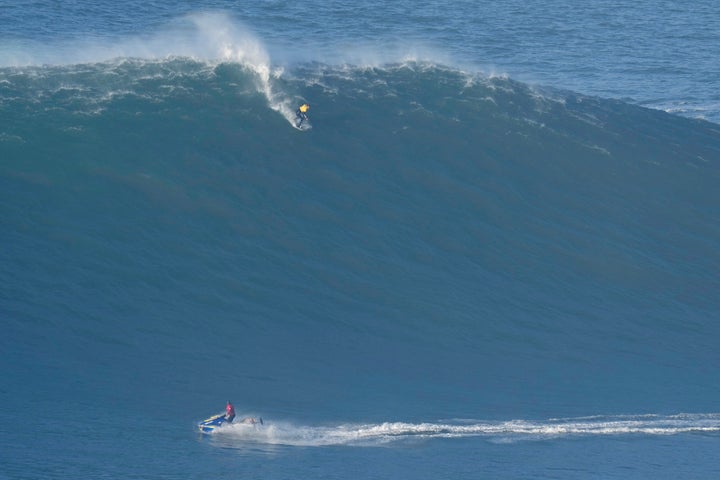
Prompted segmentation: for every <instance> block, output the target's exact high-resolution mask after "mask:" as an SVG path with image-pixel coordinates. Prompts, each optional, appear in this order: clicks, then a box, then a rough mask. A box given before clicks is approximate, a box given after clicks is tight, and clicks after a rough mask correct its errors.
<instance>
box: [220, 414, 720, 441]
mask: <svg viewBox="0 0 720 480" xmlns="http://www.w3.org/2000/svg"><path fill="white" fill-rule="evenodd" d="M687 433H702V434H713V435H715V434H720V414H715V413H707V414H678V415H669V416H663V415H655V414H648V415H626V416H599V415H598V416H591V417H578V418H563V419H549V420H546V421H527V420H508V421H501V422H494V421H475V420H464V421H462V422H460V421H454V422H443V423H433V422H422V423H406V422H383V423H377V424H338V425H334V426H333V425H328V426H305V425H295V424H293V423H290V422H266V425H265V427H260V428H255V427H248V426H247V425H231V426H229V427H226V428H223V429H220V430H218V431H217V432H216V435H215V437H216V440H218V441H219V442H221V443H223V444H224V445H226V446H227V445H230V446H235V447H240V446H242V445H243V444H245V443H246V442H251V443H254V444H268V445H287V446H302V447H322V446H332V445H350V446H381V445H387V444H389V443H394V442H402V441H412V440H419V439H439V438H466V437H484V438H487V439H488V440H490V441H494V442H502V443H508V442H513V441H521V440H525V441H527V440H543V439H551V438H562V437H579V436H610V435H678V434H687Z"/></svg>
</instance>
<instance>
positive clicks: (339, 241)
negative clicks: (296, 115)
mask: <svg viewBox="0 0 720 480" xmlns="http://www.w3.org/2000/svg"><path fill="white" fill-rule="evenodd" d="M236 47H237V45H234V46H230V47H229V49H224V50H222V51H223V52H230V53H228V55H225V54H220V55H214V54H213V55H210V57H212V58H203V56H202V55H199V56H196V55H193V54H192V53H187V52H183V51H182V49H180V50H181V51H179V52H178V54H172V52H164V53H168V55H164V56H162V55H160V56H156V55H148V56H143V55H141V54H139V53H138V54H137V55H135V54H134V53H133V52H130V54H127V55H121V56H120V58H115V59H104V60H102V61H99V60H88V61H87V62H85V63H83V62H80V63H74V62H59V64H54V65H44V66H39V65H24V66H21V65H15V66H5V67H3V68H1V69H0V125H2V126H1V127H0V158H2V161H1V162H0V182H1V187H2V188H1V191H2V206H3V214H4V215H3V220H2V221H3V222H4V226H5V228H3V229H2V233H0V236H1V238H2V241H3V244H4V245H7V246H8V247H7V248H6V249H4V250H3V251H2V252H0V260H1V261H2V264H3V265H4V266H5V268H4V269H3V270H2V271H0V280H1V281H2V283H3V284H4V285H7V286H8V287H7V292H6V295H5V297H4V299H3V310H4V311H5V312H12V316H13V318H16V319H18V320H17V322H16V323H13V324H12V326H11V327H9V328H10V329H11V333H13V335H11V336H10V338H33V337H34V335H35V333H37V332H34V331H33V328H40V327H38V326H37V325H43V328H45V329H49V330H50V334H52V333H53V332H55V333H57V334H58V335H70V336H72V337H73V338H74V341H73V344H75V342H77V344H79V345H84V346H85V345H89V347H88V350H87V353H86V355H88V356H91V355H93V354H100V352H102V355H109V354H111V352H112V351H113V348H115V349H117V352H118V353H116V355H118V356H121V353H119V352H121V351H124V350H123V348H131V347H130V346H132V345H138V344H139V345H143V341H147V342H148V345H152V347H148V346H145V347H137V348H139V349H140V350H141V351H143V352H145V354H144V355H145V356H143V355H140V356H138V357H137V358H139V360H138V361H142V359H143V358H145V359H146V360H147V362H148V364H150V363H151V358H152V361H154V358H155V356H156V355H160V356H161V357H162V356H163V355H164V356H165V358H175V356H176V355H178V353H177V352H186V353H187V355H188V357H190V358H193V357H192V356H193V355H199V356H200V357H202V358H206V359H211V358H214V357H215V355H216V351H217V350H218V349H219V350H220V351H221V352H222V351H225V352H234V351H235V347H236V346H235V345H234V344H232V343H231V341H230V340H226V339H223V338H220V339H214V341H216V342H219V343H220V346H218V344H216V343H211V342H210V341H209V340H204V341H200V342H198V341H197V339H196V338H195V332H196V330H197V329H198V328H206V329H212V330H216V331H228V330H231V331H234V330H232V329H237V332H236V333H237V335H238V336H245V335H247V336H249V337H250V338H256V339H258V338H259V339H260V340H258V343H257V344H255V345H253V346H250V347H248V346H246V345H244V349H243V350H242V351H243V355H248V356H250V357H251V358H250V359H249V360H248V362H247V363H248V364H249V365H253V364H257V363H261V362H262V363H266V362H267V361H266V358H267V352H268V351H272V352H277V351H282V355H279V357H280V358H285V356H287V355H289V354H288V353H287V352H288V351H290V352H294V353H293V355H294V357H293V358H302V359H303V361H302V362H299V363H298V365H290V366H288V365H287V364H288V363H292V362H280V361H278V362H277V364H276V365H269V366H268V365H266V366H265V367H264V368H266V369H268V370H269V373H268V375H269V376H273V375H276V376H279V377H282V378H286V376H287V378H292V380H291V381H292V382H297V383H303V382H304V381H307V382H309V383H311V384H312V382H311V381H310V380H311V378H314V377H312V375H317V376H319V377H322V378H323V379H324V382H323V385H326V386H325V387H322V388H327V389H332V388H333V385H335V386H337V385H338V384H342V385H345V383H343V382H346V381H347V380H345V378H344V375H343V374H342V373H341V372H343V371H345V370H351V371H353V372H354V374H353V382H354V383H353V388H354V389H355V390H356V393H357V394H358V395H359V397H358V398H361V396H362V395H366V396H367V397H370V394H367V393H358V392H365V391H366V390H367V389H366V388H363V387H362V385H363V381H364V382H367V383H370V380H368V379H369V378H371V377H372V375H374V374H375V372H376V370H377V367H378V365H384V362H390V359H392V365H393V368H391V369H390V370H389V372H386V373H387V375H388V376H387V378H386V379H385V381H386V382H387V384H386V385H385V386H386V390H387V392H388V395H390V396H393V395H396V396H401V397H406V396H407V392H408V391H414V390H413V389H414V388H416V387H414V386H410V385H409V384H404V383H402V382H398V379H399V378H405V377H406V376H407V375H408V372H412V371H414V370H415V369H416V368H418V362H419V365H421V366H422V370H423V372H424V375H425V377H424V378H423V382H422V383H423V385H427V384H429V385H433V387H431V389H432V388H436V389H437V390H432V393H431V394H432V395H438V396H439V397H442V398H443V399H444V401H448V403H450V404H451V405H452V403H453V401H457V402H460V401H461V400H462V399H466V398H471V399H472V398H478V397H477V396H475V395H468V396H467V397H464V396H463V394H462V393H459V392H462V391H464V390H463V389H466V390H467V391H471V392H474V391H479V390H480V389H485V388H487V389H488V390H491V391H492V392H493V393H492V395H496V396H497V397H498V398H504V396H505V397H508V396H515V395H516V394H517V390H516V389H517V388H520V387H516V386H514V385H513V384H515V385H532V384H533V383H534V382H536V381H537V380H536V379H537V378H541V379H544V380H545V384H550V385H551V387H550V388H548V391H547V392H546V395H545V397H544V398H542V399H541V400H542V401H541V402H539V403H540V404H541V407H539V408H542V404H543V403H544V402H546V403H550V404H553V403H556V402H558V401H559V399H561V398H565V397H566V396H567V395H568V392H573V393H572V394H574V395H580V394H578V393H576V392H581V393H582V395H581V396H582V399H581V400H575V402H579V403H582V402H585V401H586V402H589V403H592V402H595V403H596V404H602V405H603V408H604V409H606V410H603V411H604V412H606V411H607V409H611V408H612V406H613V405H617V404H613V403H612V401H613V397H614V396H615V397H614V398H615V400H617V402H618V404H623V405H625V408H627V407H628V404H629V407H630V409H631V410H632V411H657V410H656V409H654V408H653V409H650V408H643V407H647V406H648V405H647V402H651V401H653V400H649V399H648V397H649V396H648V395H647V391H648V389H650V390H652V391H653V392H654V393H655V395H654V396H653V398H660V399H661V400H660V402H662V404H663V405H664V406H670V407H672V411H680V410H681V409H684V407H683V405H685V403H684V402H685V401H687V399H691V400H690V402H691V403H692V405H694V406H696V408H697V410H695V411H704V410H705V409H706V408H708V409H709V408H710V404H711V402H712V398H713V395H711V394H708V392H709V391H710V392H712V391H717V387H713V386H712V379H714V375H715V372H714V370H713V369H712V368H711V367H710V366H712V365H717V361H718V357H717V349H716V339H717V338H718V334H719V333H720V331H719V330H718V328H720V327H719V326H718V324H717V322H714V321H713V319H715V318H716V315H717V312H718V310H719V307H720V305H719V304H718V297H717V295H716V292H717V291H718V289H719V287H720V283H719V279H718V276H717V271H718V270H719V269H720V252H719V251H718V248H717V245H718V239H719V238H720V231H719V230H718V225H720V219H719V218H718V215H720V213H719V211H718V209H717V205H718V204H720V194H719V193H718V189H717V188H716V185H717V183H718V177H719V176H720V169H719V164H718V161H719V160H718V159H719V158H720V155H719V153H720V132H718V129H717V126H716V125H713V124H710V123H707V122H703V121H697V120H690V119H684V118H679V117H676V116H673V115H669V114H666V113H664V112H659V111H654V110H649V109H644V108H640V107H637V106H633V105H629V104H626V103H623V102H620V101H615V100H605V99H600V98H591V97H586V96H583V95H581V94H578V93H573V92H564V91H557V90H553V89H543V88H539V87H534V86H529V85H526V84H523V83H520V82H517V81H514V80H513V79H510V78H506V77H502V76H500V77H497V76H486V75H483V74H481V73H476V72H467V71H465V70H463V69H459V68H455V67H450V66H447V65H442V64H438V63H435V62H429V61H395V62H388V63H381V64H377V65H372V66H368V65H354V64H344V63H343V64H329V63H324V62H304V63H300V64H296V65H293V66H284V67H282V68H281V67H278V66H273V65H272V63H271V62H270V61H269V58H268V57H266V56H264V55H262V54H258V55H245V54H244V53H242V52H244V50H242V49H240V50H238V49H237V48H236ZM305 100H307V101H309V102H310V103H311V105H312V109H311V112H310V114H311V118H312V121H313V125H314V128H313V130H311V131H309V132H299V131H297V130H295V129H294V128H292V126H291V125H290V124H289V123H290V121H291V120H292V112H293V109H294V107H295V106H296V105H297V104H298V102H300V101H305ZM37 252H47V254H44V255H37ZM48 272H55V274H52V275H49V274H48ZM29 286H42V288H39V287H38V288H30V287H29ZM56 312H64V313H65V315H64V316H63V319H62V321H45V320H44V321H41V322H38V323H33V322H23V321H21V320H22V319H37V318H43V319H47V318H55V316H56ZM106 316H107V318H111V319H112V320H107V321H98V320H97V319H98V318H103V319H104V318H106ZM238 318H240V319H241V320H238ZM116 323H117V324H122V325H123V327H122V328H108V325H114V324H116ZM34 325H35V326H34ZM269 331H272V332H273V335H269V334H268V332H269ZM148 332H164V334H166V335H167V336H168V338H171V339H172V340H167V342H166V343H163V342H159V345H157V344H156V343H154V342H153V341H152V339H150V338H149V337H152V335H150V334H149V333H148ZM146 337H147V338H148V339H147V340H145V339H146ZM97 338H102V339H103V341H102V342H100V343H97V342H96V341H95V340H96V339H97ZM223 342H225V343H223ZM378 342H379V343H380V344H381V345H382V349H381V352H382V354H381V355H379V356H375V355H374V354H373V355H370V354H369V353H367V352H366V351H365V350H364V347H362V346H363V345H377V343H378ZM107 345H112V346H113V347H112V348H110V349H109V352H110V353H109V352H108V350H107V349H106V348H105V347H106V346H107ZM198 345H200V347H198ZM308 345H310V346H312V347H313V348H309V347H308ZM198 349H199V350H200V351H201V353H200V354H197V353H196V352H197V350H198ZM158 350H159V352H158ZM428 352H430V354H428ZM58 355H60V358H63V355H66V356H67V355H71V354H70V353H68V352H58ZM253 355H254V356H253ZM327 358H331V359H333V360H332V361H327V360H326V359H327ZM428 358H433V360H432V361H430V360H426V359H428ZM369 359H370V360H369ZM207 361H211V360H207ZM307 363H310V364H312V365H313V369H312V373H309V370H310V369H308V368H306V366H307ZM338 364H339V365H341V366H343V365H344V368H334V367H335V366H336V365H338ZM466 364H467V365H469V366H467V368H469V369H470V371H469V372H468V371H467V370H466V369H464V368H458V365H466ZM480 364H482V365H483V367H482V369H480V368H478V367H477V366H476V365H480ZM628 364H630V365H631V368H628V366H627V365H628ZM358 365H359V366H358ZM658 365H662V366H663V368H662V369H661V370H662V373H661V374H658V373H657V371H658V369H657V366H658ZM248 368H249V367H248ZM548 372H553V373H548ZM147 375H150V374H149V373H148V374H147ZM659 377H661V378H659ZM508 378H513V382H509V381H507V379H508ZM689 378H690V379H691V380H688V379H689ZM128 381H129V382H130V381H131V380H128ZM133 381H134V380H133ZM398 383H399V385H400V386H399V387H398V386H397V385H398ZM438 385H439V387H436V386H438ZM459 386H462V387H461V388H460V387H459ZM678 386H682V388H678ZM396 387H397V388H398V389H399V390H397V391H396V390H395V388H396ZM317 388H320V387H317ZM403 388H405V389H406V390H403ZM713 389H714V390H713ZM448 392H450V393H448ZM617 392H622V395H618V394H617ZM307 395H311V393H307ZM323 398H327V396H326V397H323ZM363 398H365V397H363ZM448 398H449V400H448ZM588 399H591V400H588ZM629 399H630V400H632V401H630V400H629ZM365 400H366V402H368V404H370V405H372V402H373V401H374V402H377V403H378V408H380V407H379V405H380V404H381V403H383V400H382V399H381V398H379V397H378V398H365ZM466 401H467V400H466ZM488 401H490V400H488ZM419 403H420V401H418V404H419ZM499 403H502V402H501V401H497V402H496V403H495V404H496V405H497V404H499ZM430 404H432V402H430ZM383 405H384V404H383ZM595 406H597V405H595ZM415 407H416V408H418V409H420V410H421V409H422V407H421V406H419V405H415ZM586 407H587V408H586V411H588V410H589V412H588V413H593V412H595V411H596V409H595V408H594V406H593V405H590V406H586ZM633 407H637V408H633ZM368 408H370V409H372V408H371V407H368ZM397 408H402V407H397ZM428 408H429V407H428ZM462 408H465V407H462ZM462 408H459V409H458V410H462ZM573 408H575V409H576V410H574V411H577V410H578V409H585V407H583V406H578V405H577V404H575V406H574V407H573ZM451 409H452V406H450V407H448V408H446V409H445V410H451ZM624 411H627V410H624ZM425 413H427V412H425ZM457 413H459V414H462V413H466V411H458V412H457ZM425 417H427V416H425Z"/></svg>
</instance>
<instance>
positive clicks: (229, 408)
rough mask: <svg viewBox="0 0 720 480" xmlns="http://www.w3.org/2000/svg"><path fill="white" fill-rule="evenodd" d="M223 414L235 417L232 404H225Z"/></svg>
mask: <svg viewBox="0 0 720 480" xmlns="http://www.w3.org/2000/svg"><path fill="white" fill-rule="evenodd" d="M225 412H226V413H227V416H228V417H234V416H235V407H233V406H232V403H228V404H227V407H225Z"/></svg>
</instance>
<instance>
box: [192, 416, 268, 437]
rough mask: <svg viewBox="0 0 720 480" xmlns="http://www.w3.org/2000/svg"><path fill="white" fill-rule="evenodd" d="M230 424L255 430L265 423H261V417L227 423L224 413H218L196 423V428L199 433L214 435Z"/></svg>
mask: <svg viewBox="0 0 720 480" xmlns="http://www.w3.org/2000/svg"><path fill="white" fill-rule="evenodd" d="M231 424H232V425H238V424H239V425H245V426H250V427H255V428H257V426H258V425H265V422H263V419H262V417H258V418H255V417H245V418H243V419H241V420H235V421H231V422H229V421H228V420H227V418H226V417H225V414H224V413H218V414H217V415H213V416H212V417H210V418H206V419H205V420H203V421H202V422H200V423H198V428H199V429H200V433H206V434H211V433H214V432H215V431H216V430H217V429H219V428H222V427H224V426H227V425H231Z"/></svg>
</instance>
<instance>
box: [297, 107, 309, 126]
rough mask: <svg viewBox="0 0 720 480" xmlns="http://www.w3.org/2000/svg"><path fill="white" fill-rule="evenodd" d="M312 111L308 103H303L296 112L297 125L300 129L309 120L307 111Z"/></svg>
mask: <svg viewBox="0 0 720 480" xmlns="http://www.w3.org/2000/svg"><path fill="white" fill-rule="evenodd" d="M308 110H310V105H309V104H307V103H303V104H302V105H300V106H299V107H298V109H297V111H296V112H295V125H297V126H298V127H300V125H302V123H303V122H304V121H305V120H307V119H308V116H307V111H308Z"/></svg>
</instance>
